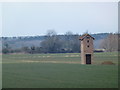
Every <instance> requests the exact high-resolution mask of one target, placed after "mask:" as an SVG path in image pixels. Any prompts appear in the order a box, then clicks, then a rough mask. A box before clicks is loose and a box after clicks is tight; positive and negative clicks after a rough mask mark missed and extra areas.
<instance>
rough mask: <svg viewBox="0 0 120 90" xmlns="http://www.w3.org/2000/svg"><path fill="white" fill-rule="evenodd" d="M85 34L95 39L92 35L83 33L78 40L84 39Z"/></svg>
mask: <svg viewBox="0 0 120 90" xmlns="http://www.w3.org/2000/svg"><path fill="white" fill-rule="evenodd" d="M87 36H89V37H91V38H92V39H93V40H94V39H95V38H94V37H92V36H91V35H89V34H83V35H82V36H80V38H79V40H83V39H84V38H85V37H87Z"/></svg>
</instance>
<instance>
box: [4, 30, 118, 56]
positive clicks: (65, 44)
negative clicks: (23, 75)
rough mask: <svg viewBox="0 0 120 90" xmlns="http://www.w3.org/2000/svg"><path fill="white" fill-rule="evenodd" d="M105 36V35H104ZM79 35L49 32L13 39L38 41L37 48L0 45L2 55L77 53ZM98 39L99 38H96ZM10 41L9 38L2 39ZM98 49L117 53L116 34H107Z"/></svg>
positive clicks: (78, 50) (7, 44)
mask: <svg viewBox="0 0 120 90" xmlns="http://www.w3.org/2000/svg"><path fill="white" fill-rule="evenodd" d="M105 35H107V34H105ZM79 37H80V35H78V34H73V33H72V32H70V31H69V32H66V33H65V35H62V36H61V35H57V33H56V32H55V31H54V30H49V31H48V32H47V34H46V35H45V36H44V37H42V38H41V37H39V36H36V37H28V38H23V37H19V38H17V37H14V40H16V39H19V40H20V39H22V40H31V38H32V40H36V39H35V38H37V39H38V40H40V45H39V46H35V45H32V46H27V45H26V46H22V47H21V48H14V47H11V46H10V45H9V43H8V42H4V43H3V45H2V53H4V54H7V53H30V54H35V53H79V52H80V41H79ZM97 38H98V39H99V37H97ZM3 39H10V38H3ZM100 48H101V49H105V51H108V52H112V51H118V34H112V33H111V34H109V35H108V36H107V37H106V38H103V39H102V42H101V43H100Z"/></svg>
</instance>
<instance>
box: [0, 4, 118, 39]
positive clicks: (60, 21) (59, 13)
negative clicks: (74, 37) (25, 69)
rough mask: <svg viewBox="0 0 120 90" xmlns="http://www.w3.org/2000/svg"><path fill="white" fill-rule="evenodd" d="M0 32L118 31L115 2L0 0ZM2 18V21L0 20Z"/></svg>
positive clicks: (4, 33) (8, 34)
mask: <svg viewBox="0 0 120 90" xmlns="http://www.w3.org/2000/svg"><path fill="white" fill-rule="evenodd" d="M0 18H1V19H0V26H1V27H2V36H7V37H9V36H10V37H11V36H35V35H45V34H46V32H47V31H48V30H55V31H56V32H57V34H65V33H66V32H67V31H71V32H73V33H74V34H83V33H84V32H86V31H88V32H89V33H106V32H108V33H109V32H117V31H118V3H117V2H23V3H21V2H18V3H17V2H6V3H2V5H1V4H0ZM1 20H2V23H1Z"/></svg>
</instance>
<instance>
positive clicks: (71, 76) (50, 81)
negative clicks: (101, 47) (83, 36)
mask: <svg viewBox="0 0 120 90" xmlns="http://www.w3.org/2000/svg"><path fill="white" fill-rule="evenodd" d="M117 57H118V56H117V53H116V52H112V53H95V54H94V64H93V65H81V64H80V54H79V53H66V54H33V55H31V54H14V55H3V56H2V58H3V60H2V63H3V64H2V65H3V66H2V67H3V68H2V70H3V73H2V75H3V76H2V79H3V80H2V87H3V88H117V87H118V59H117ZM104 61H112V62H113V63H115V65H101V63H102V62H104Z"/></svg>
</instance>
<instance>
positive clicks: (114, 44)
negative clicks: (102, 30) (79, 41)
mask: <svg viewBox="0 0 120 90" xmlns="http://www.w3.org/2000/svg"><path fill="white" fill-rule="evenodd" d="M100 46H101V47H102V48H104V49H105V50H106V51H109V52H112V51H118V34H110V35H109V36H108V37H107V38H106V39H104V40H103V41H102V43H101V45H100Z"/></svg>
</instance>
